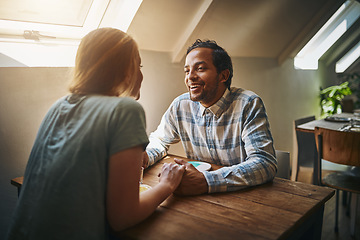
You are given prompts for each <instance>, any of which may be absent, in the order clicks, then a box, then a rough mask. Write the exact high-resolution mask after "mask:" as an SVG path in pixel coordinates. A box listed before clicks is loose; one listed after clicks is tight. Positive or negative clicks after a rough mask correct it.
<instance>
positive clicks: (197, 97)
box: [184, 48, 227, 107]
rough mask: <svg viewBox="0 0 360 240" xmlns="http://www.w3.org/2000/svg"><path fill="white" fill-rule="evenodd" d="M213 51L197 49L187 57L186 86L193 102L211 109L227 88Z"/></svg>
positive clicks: (185, 67)
mask: <svg viewBox="0 0 360 240" xmlns="http://www.w3.org/2000/svg"><path fill="white" fill-rule="evenodd" d="M212 51H213V50H212V49H210V48H195V49H193V50H192V51H191V52H189V54H188V55H187V56H186V60H185V66H184V70H185V85H186V86H187V88H188V91H189V93H190V98H191V100H193V101H198V102H200V103H201V104H202V105H203V106H204V107H210V106H211V105H213V104H214V103H216V102H217V101H218V100H219V99H220V98H221V96H222V95H223V93H224V91H225V89H226V87H225V84H224V82H225V81H226V80H227V79H224V78H225V77H224V74H222V73H220V74H218V73H217V70H216V67H215V65H214V63H213V60H212Z"/></svg>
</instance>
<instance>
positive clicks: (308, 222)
mask: <svg viewBox="0 0 360 240" xmlns="http://www.w3.org/2000/svg"><path fill="white" fill-rule="evenodd" d="M175 157H177V156H174V155H169V156H167V157H166V158H165V159H163V160H162V161H160V162H159V163H158V164H156V165H154V166H153V167H151V168H149V169H146V170H145V173H144V183H146V184H148V185H150V186H154V185H156V184H157V183H158V177H157V175H158V173H159V172H160V169H161V165H162V163H164V162H173V159H174V158H175ZM177 158H181V157H177ZM183 159H184V158H183ZM185 160H188V159H185ZM213 168H218V167H217V166H215V165H213ZM333 195H334V190H332V189H330V188H325V187H319V186H314V185H310V184H305V183H300V182H293V181H289V180H285V179H280V178H275V180H274V181H273V182H270V183H267V184H264V185H261V186H257V187H252V188H248V189H245V190H241V191H236V192H229V193H216V194H204V195H199V196H187V197H180V196H175V195H172V196H171V197H169V198H168V199H167V200H166V201H165V202H163V203H162V204H161V205H160V207H158V209H157V210H156V211H155V213H154V214H152V215H151V216H150V217H149V218H148V219H147V220H145V221H144V222H142V223H140V224H138V225H136V226H134V227H132V228H129V229H127V230H125V231H123V232H121V233H120V236H121V238H124V239H146V240H151V239H154V240H155V239H156V240H157V239H206V240H208V239H221V240H226V239H232V240H233V239H301V237H303V239H321V229H322V219H323V211H324V204H325V202H326V201H327V200H329V199H330V198H331V197H332V196H333Z"/></svg>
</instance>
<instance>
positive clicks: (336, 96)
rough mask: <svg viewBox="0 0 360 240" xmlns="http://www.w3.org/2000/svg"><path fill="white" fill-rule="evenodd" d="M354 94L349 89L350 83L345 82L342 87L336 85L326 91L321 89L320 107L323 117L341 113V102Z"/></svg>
mask: <svg viewBox="0 0 360 240" xmlns="http://www.w3.org/2000/svg"><path fill="white" fill-rule="evenodd" d="M351 94H352V91H351V89H350V87H349V82H347V81H345V82H343V83H341V84H340V85H334V86H330V87H327V88H325V89H321V88H320V107H321V117H323V118H325V117H327V116H330V115H333V114H335V113H341V112H342V108H341V101H342V100H343V99H344V97H345V96H349V95H351Z"/></svg>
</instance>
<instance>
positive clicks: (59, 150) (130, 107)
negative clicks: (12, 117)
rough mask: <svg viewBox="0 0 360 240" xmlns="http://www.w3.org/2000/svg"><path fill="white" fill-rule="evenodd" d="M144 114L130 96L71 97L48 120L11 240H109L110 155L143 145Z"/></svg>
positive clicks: (53, 109)
mask: <svg viewBox="0 0 360 240" xmlns="http://www.w3.org/2000/svg"><path fill="white" fill-rule="evenodd" d="M145 128H146V126H145V114H144V110H143V108H142V107H141V105H140V104H139V103H137V102H136V101H135V100H133V99H130V98H119V97H109V96H100V95H90V96H79V95H70V96H68V97H64V98H62V99H60V100H58V101H57V102H56V103H55V104H54V105H53V106H52V107H51V109H50V110H49V112H48V113H47V115H46V116H45V118H44V120H43V122H42V124H41V126H40V129H39V132H38V135H37V138H36V140H35V143H34V146H33V149H32V152H31V155H30V157H29V161H28V165H27V167H26V172H25V177H24V184H23V186H22V189H21V194H20V198H19V201H18V206H17V209H16V212H15V215H14V218H13V222H12V227H11V229H10V235H9V239H96V240H99V239H106V238H107V237H108V224H107V221H106V206H105V203H106V186H107V177H108V159H109V157H110V156H111V155H112V154H114V153H117V152H119V151H122V150H124V149H127V148H130V147H134V146H138V145H142V146H143V147H144V149H145V147H146V145H147V144H148V137H147V134H146V131H145Z"/></svg>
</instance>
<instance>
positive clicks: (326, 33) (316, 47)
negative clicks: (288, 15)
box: [294, 0, 360, 69]
mask: <svg viewBox="0 0 360 240" xmlns="http://www.w3.org/2000/svg"><path fill="white" fill-rule="evenodd" d="M359 16H360V3H358V2H356V1H354V0H348V1H346V2H345V3H344V4H343V5H342V6H341V7H340V8H339V9H338V10H337V11H336V12H335V13H334V15H333V16H332V17H331V18H330V19H329V21H327V22H326V23H325V25H324V26H323V27H322V28H321V29H320V30H319V31H318V32H317V33H316V34H315V36H314V37H313V38H312V39H311V40H310V41H309V42H308V43H307V44H306V45H305V46H304V47H303V49H301V51H300V52H299V53H298V54H297V55H296V57H295V58H294V66H295V68H296V69H317V68H318V60H319V58H320V57H321V56H322V55H323V54H324V53H325V52H326V51H327V50H328V49H329V48H330V47H331V46H332V45H333V44H334V43H335V42H336V41H337V40H338V39H339V38H340V37H341V36H342V35H343V34H344V33H345V32H346V31H347V30H348V29H349V28H350V27H351V25H352V24H353V23H354V22H355V21H356V20H357V19H358V17H359Z"/></svg>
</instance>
